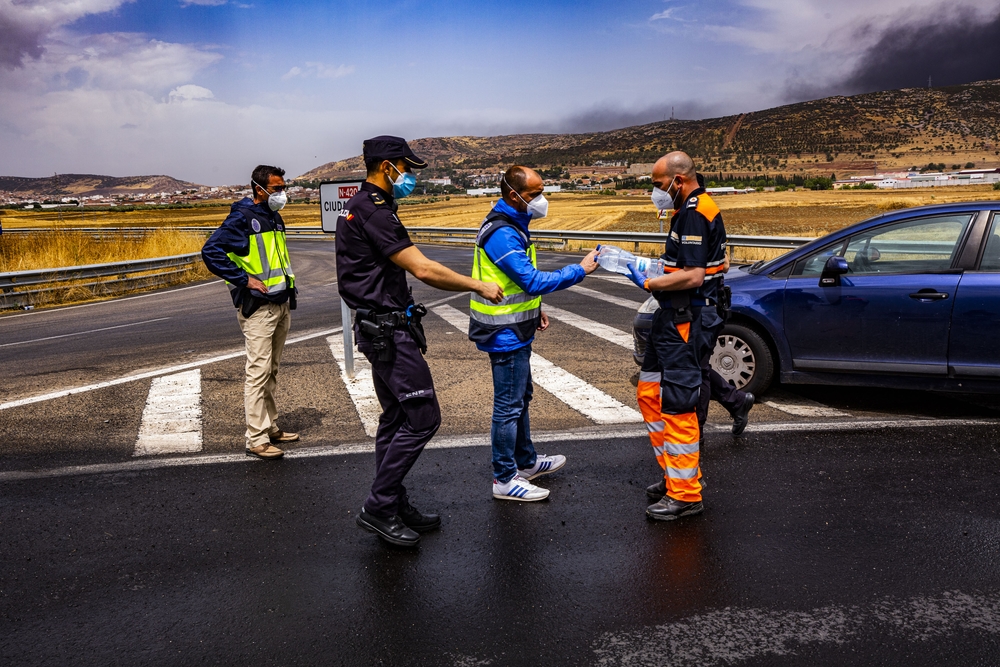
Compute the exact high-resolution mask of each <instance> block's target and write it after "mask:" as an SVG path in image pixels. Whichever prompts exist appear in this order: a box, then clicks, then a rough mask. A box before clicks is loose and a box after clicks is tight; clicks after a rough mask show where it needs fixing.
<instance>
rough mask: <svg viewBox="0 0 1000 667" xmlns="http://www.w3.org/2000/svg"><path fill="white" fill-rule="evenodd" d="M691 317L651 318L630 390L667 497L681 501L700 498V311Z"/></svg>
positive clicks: (666, 311) (670, 313) (667, 313)
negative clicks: (684, 319)
mask: <svg viewBox="0 0 1000 667" xmlns="http://www.w3.org/2000/svg"><path fill="white" fill-rule="evenodd" d="M691 310H692V315H693V317H692V321H690V322H682V323H679V324H675V323H674V314H675V311H674V310H673V309H672V308H661V309H660V310H658V311H656V314H655V315H654V316H653V326H652V329H651V330H650V333H649V342H648V344H647V345H646V355H645V359H644V360H643V364H642V370H641V371H640V373H639V384H638V387H637V390H636V394H637V398H638V401H639V410H640V411H641V412H642V418H643V421H645V422H646V429H647V430H648V431H649V441H650V444H651V445H652V446H653V452H654V453H655V454H656V461H657V463H659V464H660V467H661V468H663V477H664V479H665V480H666V483H667V495H668V496H669V497H671V498H674V499H676V500H680V501H683V502H688V503H690V502H697V501H699V500H701V482H699V481H698V478H699V477H701V470H700V466H699V456H700V452H699V447H698V443H699V441H700V440H701V429H700V428H699V427H698V415H697V413H696V406H697V404H698V395H699V392H700V389H701V364H700V363H699V361H700V359H701V352H702V350H701V349H700V346H701V345H702V343H701V342H700V341H701V339H702V338H703V337H702V336H701V331H700V328H701V312H700V311H701V309H700V308H692V309H691Z"/></svg>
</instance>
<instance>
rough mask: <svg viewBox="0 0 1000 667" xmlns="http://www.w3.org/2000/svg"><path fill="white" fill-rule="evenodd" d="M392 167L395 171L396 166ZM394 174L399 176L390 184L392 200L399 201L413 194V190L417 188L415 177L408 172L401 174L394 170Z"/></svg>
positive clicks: (401, 172)
mask: <svg viewBox="0 0 1000 667" xmlns="http://www.w3.org/2000/svg"><path fill="white" fill-rule="evenodd" d="M389 164H391V165H392V168H393V169H396V165H394V164H392V163H391V162H390V163H389ZM396 173H398V174H399V178H397V179H396V180H395V181H393V182H392V197H393V199H399V198H401V197H406V196H408V195H409V194H410V193H412V192H413V188H415V187H417V177H416V176H414V175H413V174H411V173H410V172H408V171H407V172H403V171H399V169H396Z"/></svg>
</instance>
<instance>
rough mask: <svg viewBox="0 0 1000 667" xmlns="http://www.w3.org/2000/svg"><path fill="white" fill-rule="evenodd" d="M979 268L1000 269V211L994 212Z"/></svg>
mask: <svg viewBox="0 0 1000 667" xmlns="http://www.w3.org/2000/svg"><path fill="white" fill-rule="evenodd" d="M979 270H980V271H1000V213H994V214H993V220H992V221H991V222H990V233H989V234H988V235H987V236H986V248H985V249H983V261H982V262H980V263H979Z"/></svg>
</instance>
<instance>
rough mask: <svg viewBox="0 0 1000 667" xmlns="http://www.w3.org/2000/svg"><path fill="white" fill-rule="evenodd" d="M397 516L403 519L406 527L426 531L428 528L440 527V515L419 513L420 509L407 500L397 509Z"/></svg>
mask: <svg viewBox="0 0 1000 667" xmlns="http://www.w3.org/2000/svg"><path fill="white" fill-rule="evenodd" d="M399 518H400V519H402V520H403V523H405V524H406V527H407V528H410V529H412V530H415V531H417V532H418V533H426V532H427V531H429V530H434V529H435V528H440V527H441V517H440V515H437V514H421V513H420V510H418V509H417V508H416V507H414V506H413V505H411V504H410V503H409V501H407V502H406V503H404V505H403V508H402V509H400V510H399Z"/></svg>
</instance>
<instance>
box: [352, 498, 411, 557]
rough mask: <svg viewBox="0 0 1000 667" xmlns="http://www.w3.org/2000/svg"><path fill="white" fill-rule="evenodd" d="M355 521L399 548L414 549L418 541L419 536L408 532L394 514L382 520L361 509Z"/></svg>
mask: <svg viewBox="0 0 1000 667" xmlns="http://www.w3.org/2000/svg"><path fill="white" fill-rule="evenodd" d="M356 521H357V524H358V525H359V526H361V527H362V528H364V529H365V530H370V531H371V532H373V533H376V534H377V535H378V536H379V537H381V538H382V539H383V540H385V541H386V542H388V543H389V544H395V545H397V546H400V547H415V546H416V545H417V542H419V541H420V536H419V535H417V534H416V533H415V532H413V531H412V530H410V529H409V528H408V527H407V526H406V524H405V523H403V520H402V519H400V518H399V516H398V515H396V514H393V515H392V516H390V517H386V518H384V519H383V518H382V517H378V516H375V515H374V514H369V513H368V512H366V511H365V508H363V507H362V508H361V514H359V515H358V518H357V519H356Z"/></svg>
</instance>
